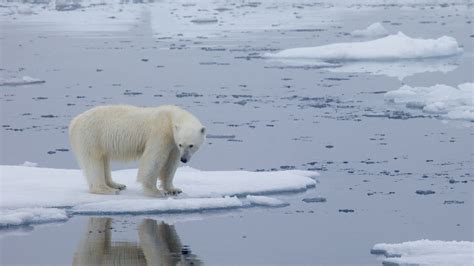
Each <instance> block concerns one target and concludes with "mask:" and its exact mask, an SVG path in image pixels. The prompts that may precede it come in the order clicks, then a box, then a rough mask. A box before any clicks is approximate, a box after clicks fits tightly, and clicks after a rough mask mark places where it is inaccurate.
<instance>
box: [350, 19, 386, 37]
mask: <svg viewBox="0 0 474 266" xmlns="http://www.w3.org/2000/svg"><path fill="white" fill-rule="evenodd" d="M351 35H352V36H353V37H383V36H387V35H388V30H387V29H385V28H384V26H382V24H380V23H379V22H377V23H374V24H372V25H370V26H368V27H367V28H366V29H363V30H355V31H353V32H351Z"/></svg>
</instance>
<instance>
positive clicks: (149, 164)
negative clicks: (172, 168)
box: [137, 148, 164, 197]
mask: <svg viewBox="0 0 474 266" xmlns="http://www.w3.org/2000/svg"><path fill="white" fill-rule="evenodd" d="M152 150H153V149H151V148H147V149H146V150H145V152H144V153H143V156H142V158H141V159H140V166H139V168H138V177H137V181H138V182H140V183H142V186H143V192H144V193H145V195H147V196H152V197H163V196H164V193H162V192H161V191H160V190H159V189H158V188H157V187H156V181H157V179H158V175H159V173H160V169H161V168H162V167H163V163H162V160H159V159H158V158H156V157H155V156H154V153H152Z"/></svg>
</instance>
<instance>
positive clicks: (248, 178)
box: [0, 166, 318, 213]
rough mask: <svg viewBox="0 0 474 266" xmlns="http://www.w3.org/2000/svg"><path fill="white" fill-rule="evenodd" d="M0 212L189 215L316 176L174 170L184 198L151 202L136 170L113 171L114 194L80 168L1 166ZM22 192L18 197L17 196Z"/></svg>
mask: <svg viewBox="0 0 474 266" xmlns="http://www.w3.org/2000/svg"><path fill="white" fill-rule="evenodd" d="M0 172H1V173H2V174H1V175H0V184H2V200H1V201H0V209H14V208H31V207H59V206H60V207H71V211H72V212H73V213H83V212H99V213H100V212H102V213H107V212H108V213H155V212H156V213H159V212H178V211H183V212H189V211H200V210H206V209H222V208H231V207H232V208H235V207H239V206H240V205H241V204H242V202H241V200H239V199H238V198H236V197H230V198H229V197H226V196H234V195H243V196H245V195H248V194H262V193H278V192H286V191H304V190H306V189H308V188H309V187H313V186H315V184H316V181H315V180H314V179H312V178H313V177H315V176H317V175H318V173H316V172H311V171H298V170H290V171H275V172H248V171H199V170H197V169H193V168H190V167H183V168H179V169H178V171H177V173H176V176H175V182H174V183H175V185H176V186H177V187H179V188H181V189H182V190H183V191H184V193H183V194H184V195H183V196H185V197H186V198H177V199H166V198H164V199H163V198H150V197H147V196H145V195H144V194H143V192H142V189H141V186H140V184H138V183H137V182H135V180H136V175H137V170H136V169H131V170H120V171H114V172H112V177H113V179H114V180H115V181H117V182H119V183H123V184H125V185H127V189H126V190H124V191H121V192H120V194H119V195H97V194H90V193H89V192H88V189H87V184H86V182H85V179H84V178H83V176H82V173H81V171H80V170H66V169H48V168H37V167H25V166H0ZM18 191H22V193H18Z"/></svg>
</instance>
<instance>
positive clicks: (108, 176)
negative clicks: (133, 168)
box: [104, 158, 127, 190]
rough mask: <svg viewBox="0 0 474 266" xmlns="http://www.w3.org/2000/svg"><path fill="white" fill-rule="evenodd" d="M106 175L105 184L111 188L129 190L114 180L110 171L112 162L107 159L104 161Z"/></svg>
mask: <svg viewBox="0 0 474 266" xmlns="http://www.w3.org/2000/svg"><path fill="white" fill-rule="evenodd" d="M104 175H105V182H106V183H107V185H108V186H109V187H111V188H116V189H120V190H124V189H125V188H127V186H125V185H123V184H119V183H115V182H114V181H113V180H112V173H111V171H110V161H109V159H107V158H105V159H104Z"/></svg>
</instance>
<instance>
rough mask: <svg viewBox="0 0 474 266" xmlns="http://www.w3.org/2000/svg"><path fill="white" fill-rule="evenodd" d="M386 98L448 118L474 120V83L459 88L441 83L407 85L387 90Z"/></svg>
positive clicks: (464, 84) (461, 85)
mask: <svg viewBox="0 0 474 266" xmlns="http://www.w3.org/2000/svg"><path fill="white" fill-rule="evenodd" d="M385 99H386V100H387V101H389V102H394V103H397V104H404V105H405V106H406V107H407V108H419V109H422V110H423V111H424V112H426V113H432V114H440V115H441V116H442V117H444V118H447V119H461V120H471V121H472V120H474V83H463V84H460V85H458V87H457V88H456V87H451V86H447V85H440V84H437V85H434V86H432V87H410V86H407V85H405V86H403V87H401V88H400V89H398V90H394V91H390V92H387V93H386V94H385Z"/></svg>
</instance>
